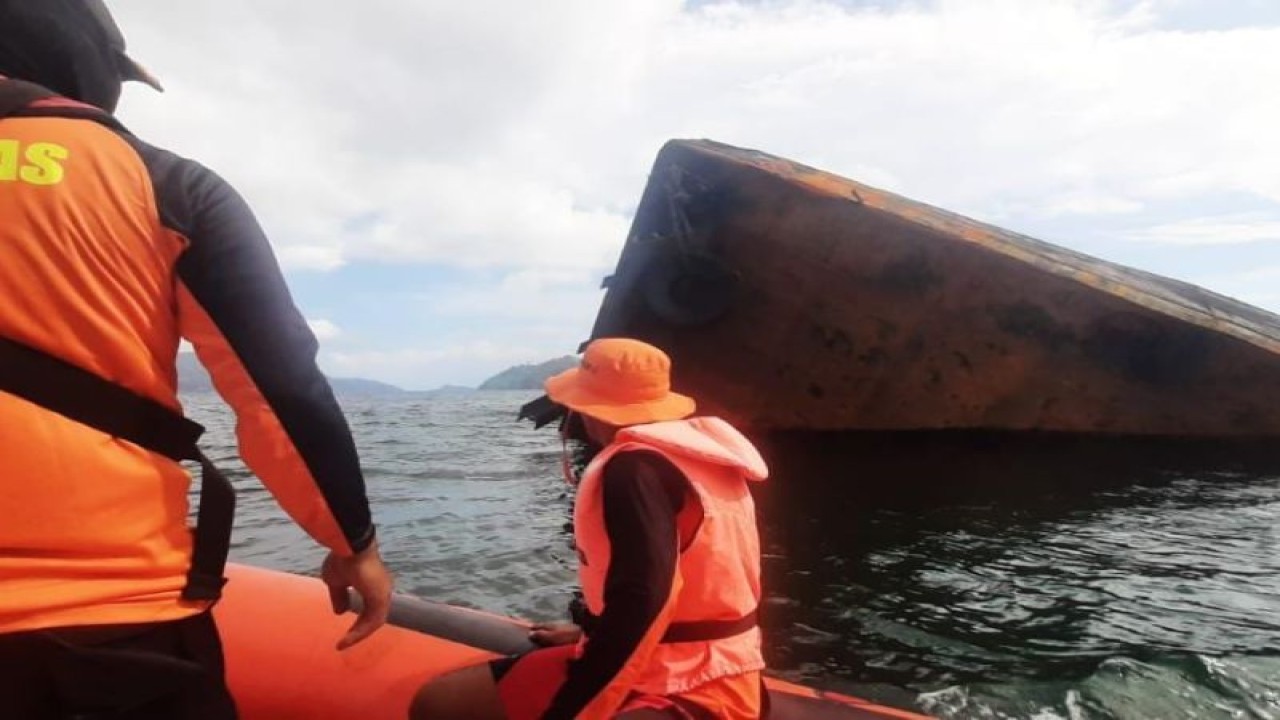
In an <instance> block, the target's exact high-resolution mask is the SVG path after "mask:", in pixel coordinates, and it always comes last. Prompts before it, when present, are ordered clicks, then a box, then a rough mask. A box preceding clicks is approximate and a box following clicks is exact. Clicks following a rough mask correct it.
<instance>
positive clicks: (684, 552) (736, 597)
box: [410, 338, 768, 720]
mask: <svg viewBox="0 0 1280 720" xmlns="http://www.w3.org/2000/svg"><path fill="white" fill-rule="evenodd" d="M670 370H671V361H670V359H669V358H668V357H667V355H666V353H664V352H662V351H661V350H659V349H658V348H656V347H654V346H652V345H649V344H647V343H643V342H640V341H638V340H630V339H625V338H607V339H602V340H596V341H594V342H592V343H591V344H590V345H589V346H587V349H586V353H585V354H584V355H583V358H582V364H581V367H578V368H574V369H572V370H568V371H566V372H564V373H561V374H560V375H557V376H555V377H553V378H551V379H550V380H548V381H547V383H546V389H547V395H548V396H549V397H550V399H551V401H552V402H554V403H556V404H558V405H560V406H562V407H564V408H567V409H568V410H569V411H570V412H572V413H575V414H578V415H580V416H581V418H582V421H583V426H584V428H585V430H586V433H587V435H589V436H590V438H591V440H592V441H593V442H594V443H595V444H596V445H598V446H599V447H600V448H602V449H601V450H600V452H599V453H598V454H597V455H596V456H595V458H594V459H593V460H592V461H591V462H590V464H588V465H587V468H586V470H585V471H584V472H583V475H582V478H581V480H577V479H575V478H572V477H571V478H570V481H571V482H574V483H575V484H576V485H577V495H576V497H575V500H574V517H573V524H574V540H575V542H576V544H577V546H578V555H579V565H578V578H579V581H580V583H581V585H582V592H583V596H584V598H585V603H586V608H585V611H583V612H580V613H579V615H580V617H579V618H578V624H576V625H569V624H565V625H551V626H538V627H536V628H535V629H534V631H533V633H532V635H531V639H532V640H533V641H534V642H536V643H538V644H541V645H544V646H547V647H544V648H542V649H538V650H533V651H531V652H529V653H526V654H524V655H520V656H517V657H512V658H504V659H501V660H497V661H494V662H493V663H490V664H488V665H482V666H475V667H470V668H464V669H462V670H458V671H455V672H454V673H451V674H449V675H445V676H443V677H440V678H438V679H436V680H434V681H433V682H431V683H429V684H428V685H426V686H425V687H424V688H423V689H422V690H421V691H420V692H419V693H418V696H417V698H416V699H415V701H414V706H413V708H412V709H411V712H410V717H411V718H413V720H504V719H505V720H525V719H528V720H534V719H539V720H570V719H571V718H582V719H584V720H603V719H604V718H612V717H619V718H635V720H640V719H641V718H683V719H684V720H706V719H710V718H719V719H721V720H756V719H757V718H761V717H763V716H764V715H765V714H766V712H767V705H768V703H767V696H766V695H765V694H764V688H763V684H762V681H761V675H760V672H761V670H763V669H764V666H765V663H764V657H763V656H762V654H761V641H760V628H759V627H758V626H757V623H756V610H757V607H758V606H759V604H760V598H761V594H760V538H759V532H758V530H757V527H756V516H755V505H754V503H753V502H752V498H751V492H750V490H749V488H748V484H749V483H752V482H759V481H762V480H764V479H765V477H766V476H767V474H768V470H767V469H766V467H765V464H764V461H763V460H762V459H761V457H760V454H759V453H758V452H757V451H756V449H755V448H754V447H752V445H751V443H750V442H749V441H748V440H747V439H746V438H745V437H743V436H742V434H741V433H739V432H738V431H737V430H735V429H734V428H733V427H732V426H730V425H729V424H728V423H727V422H725V421H724V420H721V419H719V418H715V417H690V415H692V414H693V411H694V401H693V399H692V398H690V397H687V396H684V395H681V394H679V393H675V392H672V391H671V380H670ZM565 468H566V473H567V474H568V473H569V470H568V468H569V463H568V460H567V458H566V463H565Z"/></svg>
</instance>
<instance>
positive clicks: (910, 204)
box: [592, 141, 1280, 438]
mask: <svg viewBox="0 0 1280 720" xmlns="http://www.w3.org/2000/svg"><path fill="white" fill-rule="evenodd" d="M606 287H608V292H607V293H606V295H605V298H604V301H603V304H602V306H601V308H600V312H599V315H598V317H597V319H596V325H595V328H594V330H593V332H592V337H593V338H594V337H609V336H631V337H638V338H642V339H645V340H648V341H650V342H653V343H655V344H657V345H659V346H661V347H663V348H664V349H666V350H667V351H668V352H669V353H670V354H671V356H672V358H673V360H674V365H675V384H676V385H677V387H678V388H680V389H683V390H684V391H686V392H689V393H691V394H693V395H695V396H696V397H698V398H699V400H700V401H701V405H702V408H701V409H702V411H704V412H710V413H717V414H721V415H723V416H725V417H727V418H730V419H732V420H734V421H736V422H739V423H741V424H743V425H744V426H747V427H749V428H754V429H758V430H775V429H812V430H917V429H945V428H964V429H995V430H1043V431H1064V432H1083V433H1105V434H1137V435H1161V436H1178V437H1183V436H1185V437H1209V438H1214V437H1231V438H1242V437H1248V438H1267V437H1273V436H1280V317H1278V316H1276V315H1273V314H1271V313H1268V312H1265V311H1263V310H1260V309H1258V308H1254V307H1251V306H1248V305H1245V304H1243V303H1240V302H1237V301H1235V300H1232V299H1230V298H1226V297H1223V296H1220V295H1216V294H1213V293H1210V292H1208V291H1206V290H1203V289H1200V288H1197V287H1195V286H1192V285H1188V284H1186V283H1181V282H1177V281H1174V280H1170V279H1167V278H1162V277H1159V276H1155V275H1152V274H1148V273H1144V272H1140V271H1137V270H1133V269H1130V268H1126V267H1123V266H1119V265H1115V264H1112V263H1108V262H1105V261H1102V260H1098V259H1096V258H1092V257H1089V256H1086V255H1083V254H1079V253H1075V252H1072V251H1068V250H1065V249H1063V248H1060V247H1057V246H1054V245H1051V244H1048V243H1045V242H1041V241H1038V240H1035V239H1033V238H1030V237H1026V236H1023V235H1018V234H1016V233H1012V232H1008V231H1006V230H1002V229H1000V228H997V227H993V226H990V225H985V224H982V223H979V222H976V221H974V220H971V219H968V218H964V217H961V216H959V215H955V214H953V213H949V212H947V211H944V210H940V209H938V208H934V207H930V206H928V205H924V204H921V203H917V202H914V201H911V200H908V199H906V198H902V197H899V196H896V195H893V194H891V193H887V192H884V191H881V190H877V189H875V188H871V187H868V186H866V185H862V184H860V183H857V182H854V181H851V180H847V179H844V178H840V177H836V176H834V175H830V174H827V173H823V172H820V171H818V170H814V169H812V168H808V167H804V166H801V165H798V164H795V163H792V162H789V161H786V160H783V159H780V158H776V157H772V156H769V155H765V154H762V153H758V152H754V151H748V150H741V149H737V148H732V147H728V146H725V145H721V144H718V143H712V142H708V141H672V142H670V143H668V144H667V145H666V146H665V147H664V148H663V149H662V151H661V152H660V153H659V155H658V158H657V161H656V163H655V165H654V168H653V172H652V174H651V176H650V180H649V184H648V186H647V188H646V189H645V192H644V196H643V198H642V200H641V203H640V206H639V207H638V209H637V212H636V216H635V220H634V224H633V226H632V230H631V233H630V235H629V237H628V240H627V243H626V246H625V247H624V249H623V251H622V255H621V258H620V260H619V263H618V268H617V270H616V272H615V274H614V275H613V276H611V277H610V278H609V279H608V280H607V281H606Z"/></svg>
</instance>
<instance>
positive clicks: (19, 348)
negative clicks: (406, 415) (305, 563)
mask: <svg viewBox="0 0 1280 720" xmlns="http://www.w3.org/2000/svg"><path fill="white" fill-rule="evenodd" d="M125 80H140V81H143V82H146V83H148V84H151V85H153V86H155V87H156V88H157V89H159V84H158V83H156V82H155V80H154V79H153V78H152V77H151V76H150V75H149V74H148V73H147V72H146V71H144V70H143V69H142V68H141V67H140V66H139V65H138V64H137V63H135V62H134V61H133V60H132V59H130V58H129V57H128V56H127V55H126V54H125V45H124V39H123V37H122V36H121V34H120V31H119V29H118V28H117V27H116V25H115V23H114V21H112V19H111V17H110V15H109V14H108V12H107V9H106V7H105V6H104V5H103V4H102V2H101V0H0V458H3V468H2V469H0V717H3V718H14V719H15V720H18V719H21V720H45V719H46V718H49V719H52V718H59V719H65V718H73V717H74V718H86V719H89V718H102V719H103V720H105V719H106V718H112V719H113V720H130V719H141V718H148V719H150V718H165V719H166V720H193V719H196V718H200V719H201V720H229V719H230V718H234V717H235V716H236V710H235V707H234V702H233V700H232V698H231V696H230V694H229V692H228V690H227V687H226V683H225V679H224V670H223V657H222V648H221V644H220V641H219V637H218V633H217V630H216V628H215V627H214V624H213V620H212V618H211V615H210V613H209V612H208V610H209V608H210V607H211V605H212V602H213V601H215V600H216V598H217V597H218V593H219V592H220V590H221V587H222V582H223V579H222V572H221V571H222V569H223V566H224V563H225V560H226V548H227V543H228V537H229V533H230V528H231V517H230V515H231V509H232V501H231V500H230V497H231V491H230V489H229V485H228V484H227V483H226V482H225V479H224V478H222V476H221V475H220V474H218V473H217V472H216V468H214V467H213V466H212V465H211V464H209V463H207V461H203V460H202V456H201V455H200V454H199V451H198V449H197V448H196V444H195V443H196V438H197V437H198V435H199V431H200V430H201V428H199V426H197V425H195V424H194V423H191V422H190V421H188V420H185V419H184V418H182V416H181V410H180V405H179V402H178V397H177V388H176V384H177V383H176V374H177V372H176V367H175V364H176V354H177V351H178V347H179V339H180V337H185V338H186V339H187V340H189V341H190V342H191V344H192V346H193V347H194V348H195V350H196V353H197V355H198V356H199V358H200V360H201V361H202V362H203V364H204V365H205V366H206V367H207V368H208V369H209V371H210V373H211V375H212V378H213V382H214V385H215V386H216V388H217V389H218V391H219V392H220V393H221V395H222V396H223V398H225V399H226V400H227V401H228V402H229V404H230V405H231V406H232V407H233V409H234V410H235V412H236V414H237V416H238V424H237V435H238V439H239V449H240V453H241V455H242V457H243V458H244V460H245V462H246V464H247V465H248V466H249V468H250V469H251V470H253V471H254V472H255V473H256V474H257V475H258V476H259V477H260V478H261V479H262V481H263V482H264V484H265V485H266V486H267V487H268V488H269V489H270V490H271V492H272V494H273V495H274V496H275V497H276V499H277V500H278V501H279V502H280V504H281V505H282V506H283V507H284V509H285V510H286V511H287V512H288V513H289V515H290V516H291V517H292V518H294V520H296V521H297V522H298V523H299V524H300V525H302V527H303V528H304V529H305V530H306V531H307V532H308V533H309V534H310V535H311V536H312V537H314V538H315V539H316V540H317V541H319V542H320V543H322V544H323V545H325V546H327V547H328V548H329V550H330V553H329V555H328V557H327V558H326V560H325V562H324V567H323V570H322V573H323V576H324V579H325V581H326V582H327V584H328V585H329V588H330V593H331V600H332V601H333V604H334V610H335V612H337V611H344V610H345V609H346V607H345V604H346V597H347V595H346V593H347V590H348V588H355V589H356V590H358V591H359V592H360V594H361V595H362V596H363V597H364V599H365V600H366V603H367V605H366V606H365V609H364V611H363V613H362V614H361V615H360V616H359V617H358V618H357V619H356V621H355V623H354V625H353V626H352V627H351V629H350V631H349V632H348V633H347V634H346V635H345V636H344V637H342V638H335V639H334V640H335V642H336V643H337V645H338V646H339V648H344V647H347V646H349V645H351V644H353V643H356V642H359V641H360V640H362V639H363V638H365V637H367V636H368V635H369V634H370V633H372V632H373V631H374V630H375V629H377V628H378V627H379V626H380V625H381V624H382V623H383V622H384V621H385V619H386V616H387V611H388V608H389V604H390V595H391V587H392V581H391V577H390V575H389V573H388V572H387V569H386V568H385V566H384V565H383V563H382V560H381V559H380V557H379V553H378V549H377V543H376V541H375V537H374V526H373V523H372V521H371V518H370V512H369V505H368V501H367V499H366V495H365V486H364V480H363V477H362V475H361V471H360V466H359V460H358V457H357V454H356V449H355V445H354V443H353V441H352V438H351V434H350V431H349V429H348V426H347V424H346V420H345V418H344V417H343V414H342V412H341V410H340V408H339V406H338V404H337V402H336V401H335V399H334V396H333V393H332V390H331V389H330V387H329V384H328V382H327V380H326V379H325V378H324V376H323V375H322V374H321V373H320V371H319V370H318V369H317V367H316V362H315V355H316V350H317V345H316V339H315V337H314V335H313V334H312V332H311V331H310V330H309V328H308V326H307V324H306V322H305V320H304V319H303V317H302V316H301V314H300V313H299V312H298V310H297V308H296V307H295V306H294V304H293V301H292V299H291V298H290V296H289V292H288V290H287V288H286V286H285V283H284V279H283V277H282V276H281V273H280V269H279V267H278V266H277V264H276V261H275V259H274V257H273V256H272V252H271V247H270V245H269V244H268V242H267V239H266V237H265V236H264V235H263V232H262V230H261V228H260V227H259V226H258V224H257V222H256V220H255V219H254V217H253V214H252V213H251V211H250V210H249V208H248V206H247V205H246V204H245V202H244V201H243V200H242V199H241V198H240V197H239V195H237V194H236V192H235V191H234V190H233V189H232V188H231V187H230V186H229V185H228V184H227V183H226V182H225V181H223V180H222V179H221V178H219V177H218V176H217V175H215V174H214V173H212V172H210V171H209V170H207V169H205V168H204V167H202V166H200V165H198V164H197V163H195V162H192V161H190V160H186V159H183V158H180V157H178V156H177V155H174V154H172V153H169V152H167V151H164V150H161V149H158V148H155V147H153V146H151V145H148V144H147V143H145V142H143V141H142V140H140V139H138V138H137V137H135V136H134V135H133V134H131V133H130V132H129V131H128V130H126V129H125V128H124V127H123V126H122V125H120V123H119V122H118V121H117V120H116V119H115V117H114V116H113V115H112V113H113V112H114V109H115V106H116V104H117V101H118V100H119V98H120V94H121V84H122V82H123V81H125ZM180 460H202V466H203V467H204V472H203V477H204V487H203V488H202V490H201V499H200V506H199V507H200V510H199V513H198V515H199V521H198V523H197V525H196V528H195V531H194V533H193V532H190V531H189V530H188V525H187V515H188V503H187V491H188V487H189V486H190V484H191V477H190V476H189V475H188V474H187V473H186V471H185V470H184V469H183V467H182V466H181V465H180V464H179V461H180ZM211 476H213V477H215V478H218V479H221V480H222V482H221V484H212V485H211V484H210V482H209V480H210V477H211ZM214 491H219V492H214ZM219 493H221V494H219ZM209 497H213V498H214V500H210V501H209V502H206V500H208V499H209ZM209 508H215V509H214V510H211V511H210V512H208V513H206V510H207V509H209ZM206 521H208V522H206Z"/></svg>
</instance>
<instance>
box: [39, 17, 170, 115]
mask: <svg viewBox="0 0 1280 720" xmlns="http://www.w3.org/2000/svg"><path fill="white" fill-rule="evenodd" d="M40 1H41V2H44V1H45V0H40ZM73 1H75V0H73ZM78 1H79V2H82V3H83V4H84V8H85V10H87V11H88V14H89V15H90V16H91V17H92V18H93V19H94V21H95V22H97V23H98V25H99V27H101V28H102V31H103V33H104V34H105V35H106V37H107V43H108V47H109V48H111V50H112V52H113V53H115V55H116V61H117V62H118V63H119V64H120V78H121V79H122V80H136V81H138V82H143V83H146V84H148V85H150V86H151V87H153V88H155V89H156V90H158V91H160V92H164V86H163V85H161V84H160V81H159V80H157V79H156V77H155V76H154V75H152V74H151V73H150V72H148V71H147V69H146V68H144V67H142V66H141V65H139V64H138V62H137V61H136V60H134V59H133V58H131V57H129V55H128V53H126V52H125V43H124V33H122V32H120V26H119V25H116V21H115V19H114V18H112V17H111V12H110V11H109V10H107V5H106V3H104V2H103V1H102V0H78Z"/></svg>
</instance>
